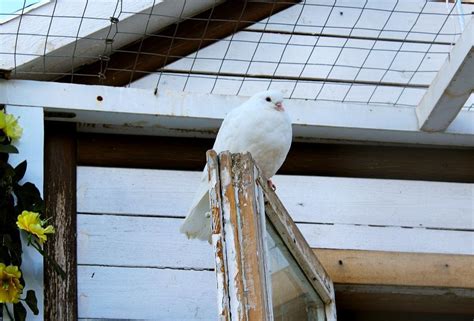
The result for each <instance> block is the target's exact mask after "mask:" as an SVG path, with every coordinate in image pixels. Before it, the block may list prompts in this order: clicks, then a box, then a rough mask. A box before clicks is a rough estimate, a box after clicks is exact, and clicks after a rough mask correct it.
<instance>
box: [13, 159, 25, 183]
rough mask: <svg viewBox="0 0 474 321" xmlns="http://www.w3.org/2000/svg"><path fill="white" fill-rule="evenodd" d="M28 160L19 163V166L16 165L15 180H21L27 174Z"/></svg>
mask: <svg viewBox="0 0 474 321" xmlns="http://www.w3.org/2000/svg"><path fill="white" fill-rule="evenodd" d="M26 164H27V163H26V160H24V161H23V162H21V163H20V164H18V166H17V167H15V181H17V182H18V181H20V180H21V179H22V178H23V176H25V173H26Z"/></svg>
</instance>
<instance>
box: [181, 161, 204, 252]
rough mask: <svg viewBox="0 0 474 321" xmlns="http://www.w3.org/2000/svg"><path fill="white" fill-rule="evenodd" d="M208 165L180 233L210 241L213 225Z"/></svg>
mask: <svg viewBox="0 0 474 321" xmlns="http://www.w3.org/2000/svg"><path fill="white" fill-rule="evenodd" d="M207 176H208V174H207V165H206V166H205V167H204V170H203V172H202V175H201V180H200V181H199V185H198V188H197V190H196V193H195V194H194V198H193V201H192V203H191V207H190V209H189V212H188V215H187V216H186V219H185V220H184V222H183V224H182V225H181V227H180V232H181V233H184V234H186V236H187V237H188V238H197V239H200V240H203V241H206V240H207V241H209V243H210V242H211V240H210V235H211V224H210V218H209V215H208V214H206V213H208V212H209V197H208V192H209V183H208V179H207Z"/></svg>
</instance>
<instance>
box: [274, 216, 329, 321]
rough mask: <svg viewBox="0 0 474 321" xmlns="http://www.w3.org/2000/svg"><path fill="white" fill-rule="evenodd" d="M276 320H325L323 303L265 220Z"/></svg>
mask: <svg viewBox="0 0 474 321" xmlns="http://www.w3.org/2000/svg"><path fill="white" fill-rule="evenodd" d="M266 230H267V236H266V242H267V247H268V252H269V269H270V271H269V272H270V275H271V284H272V304H273V317H274V320H275V321H324V320H326V318H325V313H324V303H323V301H322V300H321V298H320V297H319V295H318V294H317V293H316V291H315V290H314V288H313V287H312V285H311V284H310V283H309V281H308V279H307V278H306V276H305V275H304V274H303V271H301V269H300V268H299V266H298V264H297V263H296V261H295V259H294V258H293V256H292V255H291V253H290V252H289V251H288V249H287V248H286V246H285V244H284V243H283V241H282V240H281V238H280V237H279V236H278V234H277V232H276V231H275V229H274V227H273V226H272V224H271V223H270V222H269V221H268V219H267V220H266Z"/></svg>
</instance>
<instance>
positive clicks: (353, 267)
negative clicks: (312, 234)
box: [313, 249, 474, 289]
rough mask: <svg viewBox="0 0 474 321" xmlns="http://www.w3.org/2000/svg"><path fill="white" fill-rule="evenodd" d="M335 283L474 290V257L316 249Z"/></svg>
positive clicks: (315, 251)
mask: <svg viewBox="0 0 474 321" xmlns="http://www.w3.org/2000/svg"><path fill="white" fill-rule="evenodd" d="M313 251H314V253H315V254H316V256H317V257H318V259H319V260H320V261H321V264H322V265H323V266H324V268H325V269H326V270H327V271H328V273H329V276H330V277H331V279H332V280H333V282H334V283H342V284H372V285H396V286H418V287H446V288H469V289H474V268H473V267H474V256H472V255H451V254H428V253H403V252H381V251H360V250H359V251H358V250H330V249H313Z"/></svg>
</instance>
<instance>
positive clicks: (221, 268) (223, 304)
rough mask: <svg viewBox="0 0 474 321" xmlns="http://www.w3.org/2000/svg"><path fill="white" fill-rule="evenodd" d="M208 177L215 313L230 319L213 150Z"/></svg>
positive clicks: (216, 172)
mask: <svg viewBox="0 0 474 321" xmlns="http://www.w3.org/2000/svg"><path fill="white" fill-rule="evenodd" d="M206 158H207V169H208V178H209V203H210V209H211V229H212V236H211V237H212V248H213V250H214V262H215V268H214V271H215V273H216V283H217V311H218V312H217V313H218V319H219V321H230V320H231V315H230V297H229V274H228V268H227V253H226V246H225V235H224V216H223V213H222V205H221V204H222V198H221V181H220V176H219V173H220V171H219V160H218V157H217V154H216V152H215V151H213V150H210V151H208V152H207V153H206Z"/></svg>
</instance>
